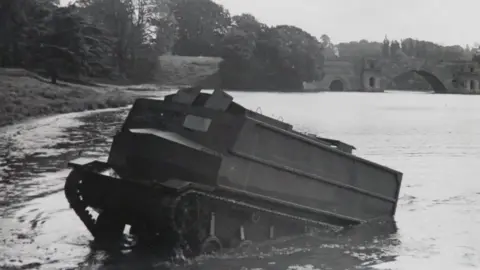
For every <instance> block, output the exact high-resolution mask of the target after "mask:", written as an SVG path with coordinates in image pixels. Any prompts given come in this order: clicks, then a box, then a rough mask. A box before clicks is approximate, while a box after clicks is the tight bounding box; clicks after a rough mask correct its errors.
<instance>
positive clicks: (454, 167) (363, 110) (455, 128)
mask: <svg viewBox="0 0 480 270" xmlns="http://www.w3.org/2000/svg"><path fill="white" fill-rule="evenodd" d="M233 95H234V96H235V98H236V100H237V101H238V102H240V103H242V104H244V105H246V106H247V107H249V108H251V109H254V110H255V109H257V108H259V107H260V109H261V111H262V113H264V114H267V115H274V116H275V117H277V118H280V117H281V118H283V119H284V120H285V121H288V122H291V123H293V124H294V125H295V126H296V127H297V128H298V129H301V130H304V131H308V132H313V133H317V134H319V135H322V136H325V137H333V138H338V139H341V140H344V141H346V142H349V143H352V144H354V145H355V146H356V147H357V149H358V150H357V154H358V155H360V156H362V157H366V158H368V159H372V160H374V161H376V162H379V163H382V164H385V165H387V166H390V167H393V168H395V169H398V170H400V171H402V172H404V180H403V185H402V189H401V200H400V202H399V205H398V210H397V215H396V217H395V220H396V223H391V222H390V223H386V224H367V225H364V226H362V227H359V228H357V229H355V230H353V231H350V232H348V233H346V234H344V235H340V236H338V235H336V236H331V237H328V236H326V237H325V236H322V237H320V236H318V235H308V236H301V237H296V238H292V239H288V240H282V241H276V242H270V243H261V244H258V245H255V246H254V247H252V248H251V249H250V250H247V251H242V252H240V251H232V252H229V253H227V254H222V255H219V256H215V257H200V258H197V259H195V260H193V261H191V262H187V263H182V264H179V263H172V262H165V261H163V260H162V259H160V258H158V257H156V256H155V254H154V252H152V253H153V254H133V253H119V254H106V253H104V252H102V251H99V250H96V249H95V248H94V246H92V245H91V237H90V235H89V233H88V231H87V230H86V229H85V227H84V226H83V224H82V223H81V222H80V220H79V219H78V218H77V216H76V215H75V214H74V213H73V211H72V210H70V209H69V207H68V204H67V202H66V199H65V197H64V194H63V184H64V180H65V177H66V175H67V173H68V171H67V169H66V163H67V161H68V160H70V159H72V158H75V157H76V156H78V155H80V154H81V155H82V156H85V155H87V156H91V157H105V155H106V154H107V152H108V149H109V144H110V142H111V136H112V135H113V134H114V132H115V130H116V129H117V128H118V127H119V125H120V124H121V122H122V121H123V119H124V117H125V116H126V113H127V111H126V110H125V109H123V110H103V111H98V112H93V113H92V112H90V113H75V114H68V115H62V116H54V117H48V118H43V119H38V120H34V121H30V122H26V123H22V124H19V125H15V126H10V127H6V128H2V129H0V268H1V269H17V268H21V269H258V270H259V269H282V270H294V269H295V270H296V269H302V270H304V269H311V270H313V269H316V270H320V269H322V270H323V269H402V270H403V269H405V270H406V269H456V270H460V269H479V268H480V231H479V230H478V228H480V180H479V179H478V175H480V97H476V96H455V95H432V94H423V93H405V92H392V93H368V94H361V93H315V94H273V93H241V92H237V93H233Z"/></svg>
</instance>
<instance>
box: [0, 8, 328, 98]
mask: <svg viewBox="0 0 480 270" xmlns="http://www.w3.org/2000/svg"><path fill="white" fill-rule="evenodd" d="M0 35H1V36H2V39H0V65H1V66H2V67H22V68H26V69H30V70H43V71H45V72H48V74H50V75H52V74H53V75H55V76H56V75H57V73H58V72H62V73H66V74H68V75H71V76H74V77H80V76H90V77H110V78H125V79H129V80H132V81H135V82H146V81H149V80H151V79H152V78H153V76H154V74H153V73H154V72H155V71H156V68H155V67H156V65H157V64H158V63H157V62H158V60H157V56H158V55H161V54H166V53H171V54H175V55H184V56H214V57H222V58H223V59H224V60H225V61H224V62H223V63H222V65H221V72H220V73H221V75H222V82H223V84H224V86H225V87H229V88H247V89H250V88H276V89H279V88H280V89H281V88H296V89H297V88H300V87H301V85H302V82H303V81H310V80H313V79H315V78H316V76H317V74H318V72H317V71H318V70H321V66H322V64H323V55H322V46H321V44H320V42H319V41H318V40H317V39H316V38H315V37H313V36H311V35H310V34H308V33H307V32H305V31H303V30H302V29H300V28H297V27H294V26H289V25H281V26H275V27H268V26H266V25H265V24H262V23H260V22H259V21H257V20H256V19H255V17H253V16H252V15H249V14H242V15H239V16H231V15H230V13H229V12H228V10H226V9H225V8H224V7H223V6H221V5H218V4H216V3H215V2H213V1H211V0H77V1H75V2H74V3H73V4H70V5H68V6H59V1H58V0H2V1H1V2H0Z"/></svg>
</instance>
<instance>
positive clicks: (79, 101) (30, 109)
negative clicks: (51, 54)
mask: <svg viewBox="0 0 480 270" xmlns="http://www.w3.org/2000/svg"><path fill="white" fill-rule="evenodd" d="M134 99H135V96H134V95H132V94H131V93H129V92H127V91H123V90H121V89H118V88H115V87H108V86H104V87H92V86H84V85H77V84H71V83H64V82H59V84H58V85H53V84H51V83H49V82H48V81H47V80H45V79H44V78H42V77H37V76H36V75H34V74H30V73H29V72H28V71H24V70H6V69H3V70H0V126H5V125H9V124H13V123H16V122H18V121H21V120H24V119H27V118H30V117H39V116H46V115H52V114H58V113H69V112H78V111H86V110H95V109H102V108H115V107H122V106H126V105H128V104H130V103H132V102H133V101H134Z"/></svg>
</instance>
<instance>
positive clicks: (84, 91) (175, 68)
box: [0, 55, 221, 127]
mask: <svg viewBox="0 0 480 270" xmlns="http://www.w3.org/2000/svg"><path fill="white" fill-rule="evenodd" d="M159 62H160V67H159V70H158V72H157V74H158V75H157V76H156V77H155V79H154V81H153V82H152V84H148V85H147V84H145V85H128V83H123V85H122V83H120V84H121V85H117V86H115V85H113V82H109V81H108V80H105V82H104V83H105V84H102V81H100V82H98V83H97V84H96V85H95V84H91V85H89V84H76V83H68V82H65V81H59V82H58V84H56V85H54V84H51V83H50V81H49V80H48V79H47V78H44V77H42V76H40V75H39V74H36V73H33V72H30V71H27V70H24V69H2V68H0V127H2V126H6V125H10V124H14V123H17V122H18V121H22V120H25V119H27V118H33V117H40V116H47V115H53V114H59V113H69V112H79V111H86V110H96V109H104V108H116V107H123V106H126V105H129V104H131V103H133V101H134V100H135V97H138V96H141V95H142V93H141V92H144V91H146V90H147V91H152V90H154V91H155V90H161V89H165V90H171V89H175V88H178V87H184V86H195V85H198V84H202V82H204V81H205V80H206V79H207V78H209V77H210V76H212V75H213V74H215V73H216V72H218V69H219V64H220V62H221V58H215V57H185V56H174V55H165V56H161V57H159Z"/></svg>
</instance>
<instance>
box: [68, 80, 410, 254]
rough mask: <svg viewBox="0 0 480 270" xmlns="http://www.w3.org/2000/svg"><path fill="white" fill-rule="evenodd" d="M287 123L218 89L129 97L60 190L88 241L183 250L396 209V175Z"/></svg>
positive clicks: (340, 223) (328, 226)
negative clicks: (105, 145) (98, 152)
mask: <svg viewBox="0 0 480 270" xmlns="http://www.w3.org/2000/svg"><path fill="white" fill-rule="evenodd" d="M353 150H354V147H353V146H351V145H348V144H346V143H343V142H340V141H337V140H331V139H326V138H320V137H317V136H314V135H308V134H303V133H300V132H298V131H295V130H294V129H293V128H292V126H291V125H290V124H288V123H284V122H281V121H278V120H276V119H273V118H270V117H267V116H264V115H261V114H258V113H256V112H253V111H251V110H248V109H245V108H244V107H242V106H241V105H239V104H237V103H235V102H234V101H233V99H232V97H231V96H229V95H228V94H226V93H225V92H223V91H219V90H216V91H214V92H213V94H206V93H201V92H200V89H194V88H192V89H185V90H180V91H178V92H177V93H176V94H173V95H169V96H167V97H165V98H164V99H163V100H160V99H158V100H157V99H138V100H136V102H135V103H134V105H133V106H132V108H131V110H130V112H129V114H128V116H127V118H126V120H125V122H124V124H123V126H122V127H121V130H120V131H119V132H118V133H117V134H116V135H115V136H114V138H113V142H112V145H111V149H110V153H109V157H108V161H107V162H101V161H98V160H94V161H86V160H83V159H79V160H74V161H72V162H70V166H71V167H72V168H73V170H72V172H71V173H70V175H69V176H68V178H67V181H66V184H65V194H66V197H67V199H68V201H69V203H70V205H71V207H72V208H73V209H74V210H75V212H76V213H77V215H78V216H79V217H80V219H81V220H82V221H83V223H84V224H85V226H86V227H87V228H88V230H89V231H90V232H91V234H92V235H93V236H94V238H95V239H96V240H99V241H108V242H115V241H118V240H120V239H121V238H122V237H123V233H124V229H125V226H126V225H130V234H132V235H134V236H135V237H136V239H138V242H139V243H161V244H162V245H163V246H164V247H167V248H172V249H173V248H182V249H183V250H184V251H187V252H189V253H190V254H192V255H196V254H199V253H202V252H208V251H210V250H212V249H213V250H218V249H222V248H225V247H227V248H228V247H237V246H241V245H245V244H246V243H250V242H251V241H263V240H266V239H272V238H277V237H281V236H286V235H292V234H301V233H304V232H305V230H308V229H309V228H319V229H322V230H341V229H342V228H345V227H348V226H352V225H357V224H359V223H362V222H366V221H369V220H371V219H376V218H382V217H392V216H393V215H394V214H395V210H396V206H397V200H398V194H399V190H400V185H401V180H402V173H401V172H398V171H396V170H393V169H390V168H387V167H385V166H382V165H379V164H376V163H374V162H371V161H368V160H365V159H362V158H360V157H357V156H355V155H354V154H352V151H353Z"/></svg>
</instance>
